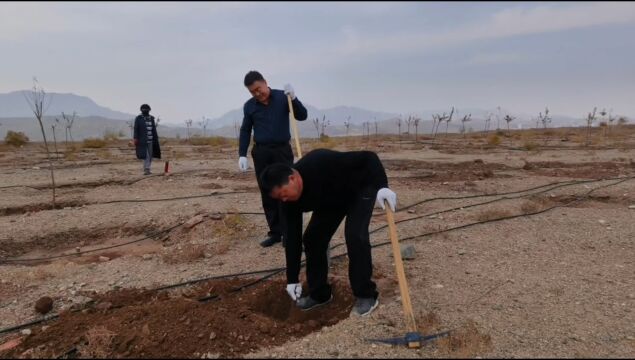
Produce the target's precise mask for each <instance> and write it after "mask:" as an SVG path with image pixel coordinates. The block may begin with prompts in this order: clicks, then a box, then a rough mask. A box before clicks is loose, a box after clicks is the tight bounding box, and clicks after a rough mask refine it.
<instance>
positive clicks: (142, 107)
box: [139, 104, 151, 111]
mask: <svg viewBox="0 0 635 360" xmlns="http://www.w3.org/2000/svg"><path fill="white" fill-rule="evenodd" d="M143 109H148V111H150V110H151V109H150V105H148V104H143V105H141V107H140V108H139V110H141V111H143Z"/></svg>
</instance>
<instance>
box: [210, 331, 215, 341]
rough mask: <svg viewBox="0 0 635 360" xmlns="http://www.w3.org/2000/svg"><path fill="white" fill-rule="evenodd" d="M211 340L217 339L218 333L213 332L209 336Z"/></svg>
mask: <svg viewBox="0 0 635 360" xmlns="http://www.w3.org/2000/svg"><path fill="white" fill-rule="evenodd" d="M209 339H210V340H214V339H216V333H215V332H213V331H212V332H211V333H210V334H209Z"/></svg>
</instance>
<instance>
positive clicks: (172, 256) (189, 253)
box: [163, 244, 206, 264]
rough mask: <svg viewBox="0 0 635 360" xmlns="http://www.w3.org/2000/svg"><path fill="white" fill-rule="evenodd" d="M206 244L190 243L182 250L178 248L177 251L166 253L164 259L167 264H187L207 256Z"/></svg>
mask: <svg viewBox="0 0 635 360" xmlns="http://www.w3.org/2000/svg"><path fill="white" fill-rule="evenodd" d="M205 249H206V247H205V245H201V244H196V245H190V244H188V245H187V246H186V247H185V248H184V249H182V250H176V251H175V252H172V253H168V254H164V255H163V261H164V262H165V263H166V264H186V263H191V262H194V261H197V260H199V259H203V258H205Z"/></svg>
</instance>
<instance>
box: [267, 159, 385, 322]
mask: <svg viewBox="0 0 635 360" xmlns="http://www.w3.org/2000/svg"><path fill="white" fill-rule="evenodd" d="M260 182H261V183H262V187H263V189H264V190H265V191H267V192H268V193H269V194H270V195H271V197H272V198H274V199H277V200H280V201H282V214H283V216H284V220H286V221H284V223H285V224H286V225H285V236H286V237H287V239H286V242H287V243H286V246H285V255H286V262H287V293H288V294H289V296H291V298H292V299H293V300H295V301H296V304H297V306H298V307H300V308H301V309H302V310H310V309H312V308H314V307H316V306H320V305H324V304H326V303H328V302H330V301H331V300H332V299H333V294H332V290H331V286H330V285H329V283H328V278H327V275H328V269H329V267H328V256H327V249H328V247H329V242H330V241H331V237H332V236H333V234H334V233H335V231H336V230H337V228H338V227H339V225H340V223H341V222H342V220H343V219H344V217H346V223H345V228H344V237H345V239H346V249H347V251H348V259H349V264H348V277H349V281H350V284H351V288H352V290H353V295H355V297H356V301H355V305H354V307H353V310H352V314H355V315H360V316H365V315H368V314H370V313H371V312H372V311H373V309H375V308H376V307H377V305H378V304H379V300H378V295H379V294H378V293H377V289H376V288H377V287H376V285H375V283H374V282H373V281H372V280H371V276H372V273H373V262H372V257H371V247H370V239H369V233H368V226H369V225H370V218H371V216H372V214H373V206H374V205H375V204H378V205H379V206H381V207H382V208H384V201H387V202H388V206H390V208H391V209H392V210H393V211H395V206H396V204H397V195H396V194H395V193H394V192H393V191H392V190H390V189H388V178H387V177H386V172H385V170H384V167H383V165H382V164H381V161H380V160H379V157H378V156H377V154H375V153H374V152H371V151H350V152H338V151H333V150H328V149H317V150H313V151H311V152H309V153H308V154H306V155H305V156H304V157H303V158H302V159H300V160H299V161H298V162H297V163H295V164H294V165H293V166H289V165H287V164H274V165H270V166H268V167H267V168H266V169H265V170H264V171H263V172H262V175H261V179H260ZM309 211H313V214H312V215H311V220H310V221H309V224H308V225H307V228H306V230H305V232H304V236H302V213H304V212H309ZM303 244H304V251H305V254H306V277H307V282H308V287H309V294H308V296H305V297H300V296H301V295H302V285H301V284H300V281H299V273H300V264H301V261H300V260H301V258H302V245H303Z"/></svg>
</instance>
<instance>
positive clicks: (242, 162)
mask: <svg viewBox="0 0 635 360" xmlns="http://www.w3.org/2000/svg"><path fill="white" fill-rule="evenodd" d="M238 169H240V171H247V169H249V163H248V162H247V157H245V156H241V157H240V158H238Z"/></svg>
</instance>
